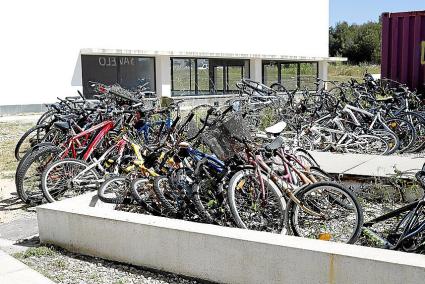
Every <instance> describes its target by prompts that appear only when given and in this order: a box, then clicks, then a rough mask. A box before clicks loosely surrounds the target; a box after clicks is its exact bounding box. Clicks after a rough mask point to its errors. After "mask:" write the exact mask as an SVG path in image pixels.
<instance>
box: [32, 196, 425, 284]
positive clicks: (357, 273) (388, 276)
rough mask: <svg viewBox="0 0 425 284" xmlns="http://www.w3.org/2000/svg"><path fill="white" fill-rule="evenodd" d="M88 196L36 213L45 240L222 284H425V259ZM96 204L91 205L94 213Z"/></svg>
mask: <svg viewBox="0 0 425 284" xmlns="http://www.w3.org/2000/svg"><path fill="white" fill-rule="evenodd" d="M98 203H99V202H97V198H96V197H94V194H93V193H89V194H86V195H83V196H80V197H77V198H75V199H72V200H65V201H63V202H57V203H53V204H47V205H43V206H41V207H38V208H37V216H38V225H39V230H40V239H41V241H42V242H44V243H52V244H56V245H59V246H62V247H64V248H66V249H68V250H71V251H74V252H78V253H83V254H88V255H92V256H98V257H102V258H106V259H111V260H116V261H120V262H125V263H131V264H135V265H140V266H146V267H150V268H154V269H159V270H164V271H169V272H173V273H178V274H183V275H187V276H191V277H196V278H201V279H205V280H210V281H217V282H223V283H386V284H387V283H388V284H390V283H423V279H425V256H424V255H417V254H407V253H401V252H394V251H388V250H381V249H373V248H366V247H360V246H355V245H345V244H337V243H330V242H325V241H319V240H310V239H302V238H297V237H292V236H281V235H276V234H270V233H263V232H254V231H247V230H242V229H236V228H224V227H218V226H214V225H207V224H198V223H192V222H187V221H181V220H174V219H167V218H161V217H155V216H146V215H141V214H135V213H127V212H120V211H114V210H111V209H110V207H97V206H96V204H98ZM89 204H90V205H89Z"/></svg>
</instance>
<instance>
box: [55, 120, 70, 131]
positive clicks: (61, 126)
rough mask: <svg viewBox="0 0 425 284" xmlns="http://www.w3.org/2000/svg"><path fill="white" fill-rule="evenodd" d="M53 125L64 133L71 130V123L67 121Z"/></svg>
mask: <svg viewBox="0 0 425 284" xmlns="http://www.w3.org/2000/svg"><path fill="white" fill-rule="evenodd" d="M53 125H54V126H55V127H57V128H59V129H60V130H63V131H66V130H69V129H70V128H71V126H70V125H69V123H68V122H66V121H56V122H54V123H53Z"/></svg>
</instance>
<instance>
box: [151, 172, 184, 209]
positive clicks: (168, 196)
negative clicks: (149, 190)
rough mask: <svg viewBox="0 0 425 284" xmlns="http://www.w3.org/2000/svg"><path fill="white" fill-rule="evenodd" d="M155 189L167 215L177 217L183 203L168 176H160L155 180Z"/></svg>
mask: <svg viewBox="0 0 425 284" xmlns="http://www.w3.org/2000/svg"><path fill="white" fill-rule="evenodd" d="M153 188H154V190H155V195H156V197H157V198H158V199H159V201H160V202H161V205H162V207H163V208H164V209H165V211H166V213H167V214H172V215H175V214H177V213H178V212H179V207H180V204H181V202H182V201H183V200H182V198H181V197H180V194H179V193H178V192H177V190H176V189H174V188H172V187H171V185H170V181H169V179H168V177H166V176H158V177H156V178H155V179H154V184H153Z"/></svg>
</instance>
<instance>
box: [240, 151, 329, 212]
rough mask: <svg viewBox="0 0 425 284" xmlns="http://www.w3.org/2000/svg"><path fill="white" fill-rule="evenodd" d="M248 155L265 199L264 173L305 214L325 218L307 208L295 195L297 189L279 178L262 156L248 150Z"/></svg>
mask: <svg viewBox="0 0 425 284" xmlns="http://www.w3.org/2000/svg"><path fill="white" fill-rule="evenodd" d="M246 154H247V156H248V162H249V164H250V165H251V166H253V168H254V171H255V174H256V177H257V179H258V180H259V182H260V189H261V192H262V195H263V197H265V196H266V191H265V187H264V181H263V178H262V176H261V173H262V172H264V173H266V174H267V177H268V178H270V180H271V181H272V182H274V183H275V184H276V185H277V187H278V188H279V189H280V191H281V192H282V193H284V194H285V195H286V196H287V197H288V198H290V199H291V200H292V201H294V202H295V203H296V204H297V205H298V206H300V208H301V209H302V210H304V211H305V212H307V213H309V214H311V215H313V216H316V217H323V214H319V213H317V212H314V211H312V210H311V209H309V208H307V207H305V206H304V205H303V204H302V203H301V201H300V200H299V199H298V198H297V197H296V196H295V195H294V192H293V190H294V189H295V188H294V187H293V185H292V184H291V183H286V181H284V180H283V179H282V178H281V177H279V175H278V174H276V172H275V171H274V170H273V169H272V168H270V167H269V166H268V165H267V164H266V162H265V161H264V160H263V158H262V156H261V155H259V154H255V155H254V154H252V153H251V152H250V151H249V150H248V149H246Z"/></svg>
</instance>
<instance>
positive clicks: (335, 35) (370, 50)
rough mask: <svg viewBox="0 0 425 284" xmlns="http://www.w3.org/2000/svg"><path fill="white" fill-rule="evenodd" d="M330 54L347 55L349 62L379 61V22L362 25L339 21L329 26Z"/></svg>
mask: <svg viewBox="0 0 425 284" xmlns="http://www.w3.org/2000/svg"><path fill="white" fill-rule="evenodd" d="M329 52H330V55H331V56H343V57H347V58H348V61H349V62H350V63H354V64H358V63H362V62H364V63H377V64H379V63H380V61H381V23H380V22H368V23H365V24H362V25H356V24H352V25H349V24H348V23H347V22H340V23H337V24H336V25H335V27H330V28H329Z"/></svg>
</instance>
